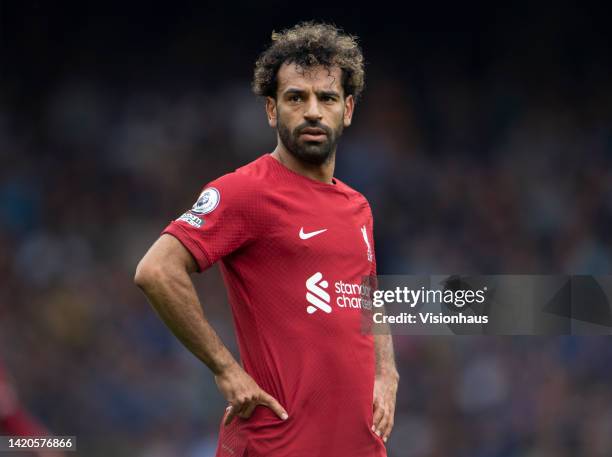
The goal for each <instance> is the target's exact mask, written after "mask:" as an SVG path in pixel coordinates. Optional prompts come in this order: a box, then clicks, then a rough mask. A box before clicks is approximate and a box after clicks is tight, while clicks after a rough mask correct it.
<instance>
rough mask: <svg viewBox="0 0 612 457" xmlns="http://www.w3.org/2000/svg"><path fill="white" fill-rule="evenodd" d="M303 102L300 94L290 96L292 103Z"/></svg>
mask: <svg viewBox="0 0 612 457" xmlns="http://www.w3.org/2000/svg"><path fill="white" fill-rule="evenodd" d="M301 100H302V97H301V96H300V95H298V94H293V95H290V96H289V101H290V102H299V101H301Z"/></svg>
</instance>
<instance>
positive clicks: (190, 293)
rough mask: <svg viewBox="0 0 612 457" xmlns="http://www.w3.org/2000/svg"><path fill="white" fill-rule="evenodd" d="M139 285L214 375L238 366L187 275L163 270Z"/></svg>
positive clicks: (169, 324)
mask: <svg viewBox="0 0 612 457" xmlns="http://www.w3.org/2000/svg"><path fill="white" fill-rule="evenodd" d="M138 285H139V287H140V288H141V289H142V290H143V292H144V293H145V295H146V296H147V298H148V300H149V302H150V303H151V305H152V306H153V308H155V310H156V311H157V314H158V315H159V316H160V317H161V319H162V320H163V321H164V323H165V324H166V325H167V326H168V327H169V328H170V330H171V331H172V333H174V335H175V336H176V337H177V338H178V339H179V340H180V341H181V342H182V343H183V344H184V345H185V346H186V347H187V349H189V350H190V351H191V352H192V353H193V354H194V355H195V356H196V357H197V358H199V359H200V360H201V361H202V362H204V363H205V364H206V365H207V366H208V367H209V368H210V370H211V371H212V372H213V373H214V374H219V373H221V372H222V371H224V370H226V369H228V368H231V367H232V366H234V365H238V363H237V362H236V359H234V357H233V356H232V354H231V353H230V351H229V350H228V349H227V348H226V347H225V345H224V344H223V342H222V341H221V339H220V338H219V336H218V335H217V333H216V332H215V330H214V329H213V328H212V326H211V325H210V324H209V323H208V321H207V320H206V318H205V316H204V312H203V311H202V306H201V305H200V301H199V299H198V296H197V293H196V291H195V288H194V286H193V282H192V281H191V278H190V276H189V274H188V273H187V272H184V271H180V270H179V271H172V269H170V271H162V272H159V273H158V274H157V275H156V277H155V278H149V280H145V281H140V283H139V284H138Z"/></svg>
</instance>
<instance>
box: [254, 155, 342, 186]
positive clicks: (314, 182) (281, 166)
mask: <svg viewBox="0 0 612 457" xmlns="http://www.w3.org/2000/svg"><path fill="white" fill-rule="evenodd" d="M264 157H265V158H266V159H267V160H269V161H272V162H274V166H275V167H277V168H279V169H281V170H283V171H284V172H285V173H286V174H289V175H291V176H294V177H296V178H297V179H300V180H302V181H304V182H307V183H309V184H310V185H313V186H316V187H320V188H321V189H328V190H336V191H338V192H342V190H341V189H340V181H339V180H338V179H336V178H335V177H332V183H324V182H321V181H318V180H316V179H312V178H309V177H308V176H304V175H302V174H300V173H297V172H296V171H293V170H292V169H290V168H288V167H286V166H285V165H284V164H282V163H281V162H280V161H278V160H276V159H275V158H274V157H273V156H272V153H270V152H269V153H267V154H265V155H264Z"/></svg>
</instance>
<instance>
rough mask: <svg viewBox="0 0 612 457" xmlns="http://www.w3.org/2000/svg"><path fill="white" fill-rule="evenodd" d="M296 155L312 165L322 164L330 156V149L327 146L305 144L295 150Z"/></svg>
mask: <svg viewBox="0 0 612 457" xmlns="http://www.w3.org/2000/svg"><path fill="white" fill-rule="evenodd" d="M296 156H297V157H298V158H299V159H300V160H302V161H304V162H307V163H311V164H313V165H322V164H324V163H325V162H327V161H328V160H329V159H330V157H331V151H330V150H329V149H327V148H321V147H318V146H310V147H309V146H306V147H304V148H300V150H299V151H297V154H296Z"/></svg>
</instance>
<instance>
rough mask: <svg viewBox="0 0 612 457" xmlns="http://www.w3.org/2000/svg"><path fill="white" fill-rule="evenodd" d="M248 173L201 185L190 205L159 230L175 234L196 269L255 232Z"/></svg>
mask: <svg viewBox="0 0 612 457" xmlns="http://www.w3.org/2000/svg"><path fill="white" fill-rule="evenodd" d="M248 179H249V178H248V177H247V176H244V175H239V174H237V173H230V174H228V175H225V176H222V177H221V178H218V179H216V180H214V181H212V182H210V183H209V184H207V185H206V186H204V188H203V189H202V191H201V192H200V195H199V196H198V198H197V200H196V202H195V203H194V205H193V207H192V208H191V209H190V210H188V211H186V212H185V213H183V214H182V215H181V216H180V217H179V218H178V219H176V220H174V221H172V222H170V224H169V225H168V226H167V227H166V228H165V229H164V230H163V232H162V234H163V233H167V234H170V235H172V236H174V237H175V238H177V239H178V240H179V241H180V242H181V243H182V244H183V246H185V248H186V249H187V250H188V251H189V252H190V253H191V255H192V256H193V257H194V258H195V260H196V261H197V264H198V267H199V269H200V271H203V270H205V269H206V268H208V267H210V266H211V265H212V264H214V263H215V262H217V261H218V260H219V259H221V258H223V257H225V256H228V255H230V254H232V253H234V252H235V251H237V250H238V249H240V248H241V247H243V246H245V245H246V244H247V243H249V242H250V241H252V240H253V239H254V238H255V237H256V236H257V232H258V227H259V222H258V221H259V218H258V215H257V211H258V207H257V205H253V201H254V200H255V198H256V197H255V192H254V191H253V188H252V186H251V185H250V183H249V181H248Z"/></svg>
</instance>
